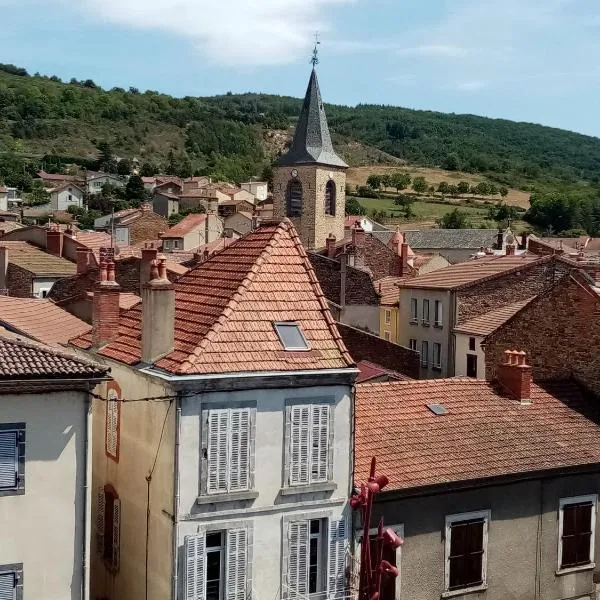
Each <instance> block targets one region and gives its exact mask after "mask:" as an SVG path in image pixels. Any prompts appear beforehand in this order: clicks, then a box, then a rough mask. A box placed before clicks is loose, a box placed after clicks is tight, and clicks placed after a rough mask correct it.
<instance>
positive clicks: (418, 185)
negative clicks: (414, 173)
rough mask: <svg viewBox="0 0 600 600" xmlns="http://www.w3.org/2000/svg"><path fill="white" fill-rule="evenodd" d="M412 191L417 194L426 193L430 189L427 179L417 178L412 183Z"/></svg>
mask: <svg viewBox="0 0 600 600" xmlns="http://www.w3.org/2000/svg"><path fill="white" fill-rule="evenodd" d="M412 189H413V190H414V191H415V192H417V194H423V193H425V192H426V191H427V189H428V185H427V182H426V181H425V177H415V178H414V179H413V182H412Z"/></svg>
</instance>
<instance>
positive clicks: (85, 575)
mask: <svg viewBox="0 0 600 600" xmlns="http://www.w3.org/2000/svg"><path fill="white" fill-rule="evenodd" d="M85 407H86V413H85V430H84V436H83V437H84V444H85V449H84V469H85V473H84V476H83V548H82V552H81V598H82V600H88V598H89V589H90V569H89V564H88V562H89V555H90V553H91V532H92V526H91V523H92V502H91V490H90V481H91V478H92V457H91V453H90V432H91V430H92V399H91V397H90V394H89V390H88V394H87V399H86V401H85Z"/></svg>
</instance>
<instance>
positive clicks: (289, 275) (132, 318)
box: [73, 220, 353, 374]
mask: <svg viewBox="0 0 600 600" xmlns="http://www.w3.org/2000/svg"><path fill="white" fill-rule="evenodd" d="M174 287H175V349H174V351H173V352H171V353H170V354H168V355H167V356H165V357H164V358H162V359H160V360H158V361H157V362H156V363H155V365H154V366H155V367H157V368H160V369H163V370H165V371H168V372H171V373H176V374H195V373H198V374H200V373H228V372H248V371H254V372H256V371H288V370H305V369H327V368H329V369H336V368H345V367H349V366H351V365H353V362H352V359H351V358H350V355H349V354H348V352H347V350H346V348H345V346H344V344H343V342H342V339H341V336H340V334H339V333H338V331H337V328H336V327H335V323H334V321H333V319H332V317H331V314H330V312H329V309H328V307H327V302H326V300H325V297H324V296H323V293H322V291H321V288H320V286H319V283H318V281H317V279H316V277H315V274H314V272H313V270H312V267H311V265H310V262H309V261H308V258H307V256H306V253H305V251H304V248H303V247H302V243H301V242H300V239H299V237H298V234H297V233H296V231H295V229H294V227H293V226H292V224H291V223H290V222H289V221H288V220H284V221H283V222H281V223H279V224H273V223H269V224H265V225H263V226H261V227H259V228H258V229H257V230H255V231H253V232H251V233H249V234H248V235H246V236H245V237H243V238H240V239H239V240H237V241H236V242H235V243H233V244H231V245H230V246H228V247H227V248H225V249H224V250H222V251H221V252H218V253H217V254H215V255H213V256H212V257H211V258H210V259H209V260H207V261H205V262H204V263H202V264H201V265H199V266H198V267H196V268H194V269H192V270H190V271H189V272H188V273H187V274H186V275H184V276H183V277H181V278H180V279H178V280H177V281H176V282H175V284H174ZM290 320H292V321H296V322H298V323H299V324H300V326H301V328H302V330H303V332H304V335H305V337H306V339H307V340H308V342H309V344H310V347H311V349H310V350H309V351H307V352H286V351H285V350H284V348H283V347H282V345H281V343H280V342H279V339H278V337H277V335H276V333H275V330H274V327H273V322H275V321H290ZM140 337H141V306H139V305H138V306H136V307H134V308H132V309H131V310H130V311H128V312H127V313H125V314H124V315H123V316H122V317H121V322H120V326H119V337H118V338H117V339H116V340H115V341H114V342H112V343H110V344H108V345H107V346H105V347H104V348H102V349H101V350H100V351H99V353H100V354H102V355H103V356H106V357H108V358H112V359H115V360H118V361H121V362H124V363H126V364H136V363H138V362H139V361H140V358H141V341H140ZM90 342H91V340H90V337H89V336H82V337H80V338H78V339H76V340H73V343H74V345H76V346H78V347H83V348H88V347H90Z"/></svg>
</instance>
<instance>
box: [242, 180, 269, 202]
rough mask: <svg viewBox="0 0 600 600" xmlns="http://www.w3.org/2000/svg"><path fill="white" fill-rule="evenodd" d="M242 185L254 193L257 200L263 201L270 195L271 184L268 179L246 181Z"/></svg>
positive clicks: (244, 188)
mask: <svg viewBox="0 0 600 600" xmlns="http://www.w3.org/2000/svg"><path fill="white" fill-rule="evenodd" d="M240 187H241V188H242V189H243V190H245V191H247V192H249V193H250V194H252V196H253V198H254V200H255V201H259V202H262V201H263V200H266V199H267V196H268V195H269V184H268V183H267V182H266V181H245V182H244V183H240Z"/></svg>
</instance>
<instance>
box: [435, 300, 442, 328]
mask: <svg viewBox="0 0 600 600" xmlns="http://www.w3.org/2000/svg"><path fill="white" fill-rule="evenodd" d="M434 311H435V314H434V318H435V326H436V327H441V326H442V324H443V318H442V301H441V300H436V301H435V305H434Z"/></svg>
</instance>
